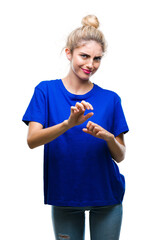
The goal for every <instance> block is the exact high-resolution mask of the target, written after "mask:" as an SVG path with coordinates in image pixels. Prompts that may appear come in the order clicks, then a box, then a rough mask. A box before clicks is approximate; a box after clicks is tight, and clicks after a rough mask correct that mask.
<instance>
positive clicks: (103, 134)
mask: <svg viewBox="0 0 151 240" xmlns="http://www.w3.org/2000/svg"><path fill="white" fill-rule="evenodd" d="M82 131H83V132H85V133H89V134H91V135H92V136H94V137H97V138H101V139H103V140H105V141H110V140H112V139H113V138H114V135H113V134H112V133H110V132H108V131H107V130H105V129H104V128H102V127H101V126H100V125H98V124H96V123H94V122H91V121H89V122H88V123H87V126H86V128H83V129H82Z"/></svg>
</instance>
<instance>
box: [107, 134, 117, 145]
mask: <svg viewBox="0 0 151 240" xmlns="http://www.w3.org/2000/svg"><path fill="white" fill-rule="evenodd" d="M114 140H115V137H114V135H113V134H112V133H111V134H110V136H108V138H107V140H106V142H107V143H110V142H114Z"/></svg>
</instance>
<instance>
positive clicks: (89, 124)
mask: <svg viewBox="0 0 151 240" xmlns="http://www.w3.org/2000/svg"><path fill="white" fill-rule="evenodd" d="M94 125H95V123H93V122H91V121H88V123H87V126H86V127H87V128H88V129H89V128H90V127H91V126H94Z"/></svg>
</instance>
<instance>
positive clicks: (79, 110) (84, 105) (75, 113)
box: [67, 100, 94, 127]
mask: <svg viewBox="0 0 151 240" xmlns="http://www.w3.org/2000/svg"><path fill="white" fill-rule="evenodd" d="M86 109H91V110H93V107H92V105H91V104H90V103H88V102H86V101H84V100H82V101H81V103H79V102H77V103H76V105H75V107H74V106H71V114H70V117H69V119H68V120H67V121H68V126H69V127H74V126H76V125H80V124H82V123H83V122H85V121H86V120H87V119H88V118H90V117H92V116H93V114H94V113H93V112H90V113H88V114H86V115H85V116H84V112H85V110H86Z"/></svg>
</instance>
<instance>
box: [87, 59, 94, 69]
mask: <svg viewBox="0 0 151 240" xmlns="http://www.w3.org/2000/svg"><path fill="white" fill-rule="evenodd" d="M86 66H87V68H89V69H90V70H91V69H93V59H89V60H88V62H87V64H86Z"/></svg>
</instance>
